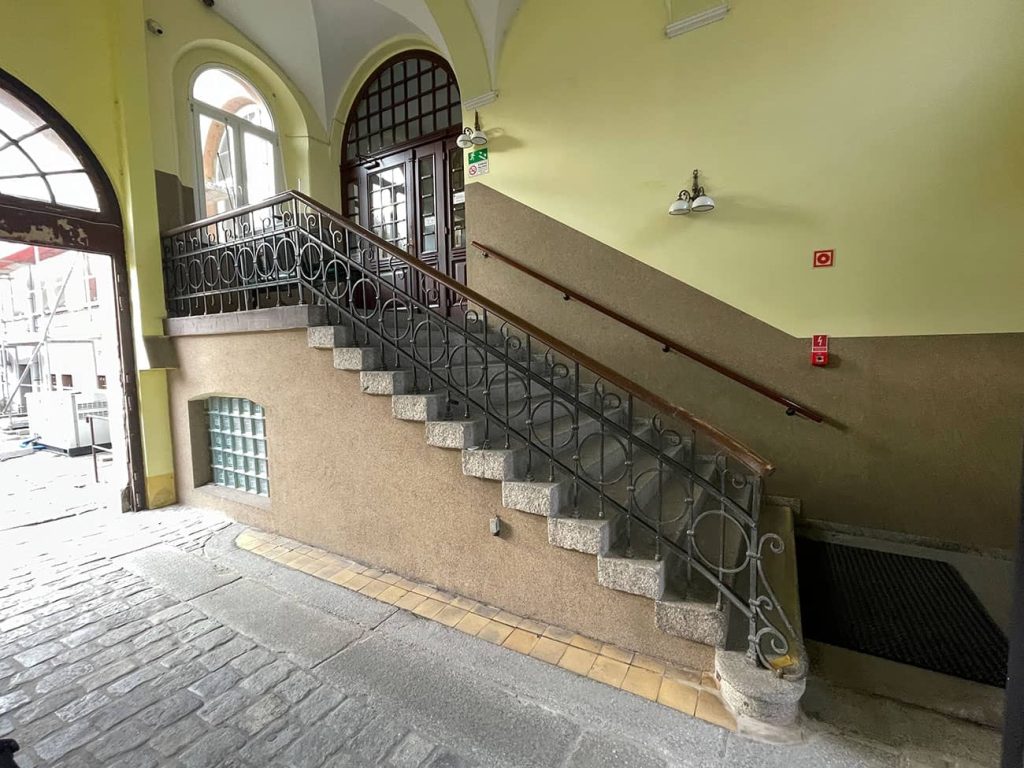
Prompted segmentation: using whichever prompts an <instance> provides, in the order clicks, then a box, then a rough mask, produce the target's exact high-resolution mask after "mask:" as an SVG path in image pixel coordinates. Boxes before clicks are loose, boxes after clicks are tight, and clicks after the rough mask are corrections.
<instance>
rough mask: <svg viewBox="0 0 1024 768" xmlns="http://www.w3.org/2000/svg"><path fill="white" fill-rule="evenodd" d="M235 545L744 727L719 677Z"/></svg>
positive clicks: (336, 562) (379, 578)
mask: <svg viewBox="0 0 1024 768" xmlns="http://www.w3.org/2000/svg"><path fill="white" fill-rule="evenodd" d="M235 545H236V546H238V547H239V548H240V549H244V550H246V551H248V552H252V553H253V554H255V555H259V556H260V557H264V558H266V559H268V560H272V561H274V562H276V563H279V564H281V565H284V566H286V567H288V568H292V569H294V570H297V571H303V572H305V573H308V574H310V575H311V576H313V577H315V578H318V579H322V580H324V581H329V582H331V583H333V584H336V585H338V586H340V587H344V588H345V589H348V590H350V591H352V592H359V593H360V594H362V595H365V596H367V597H371V598H373V599H375V600H381V601H383V602H385V603H389V604H390V605H394V606H395V607H396V608H401V609H402V610H406V611H411V612H412V613H414V614H416V615H417V616H420V617H422V618H424V619H428V620H430V621H436V622H438V623H441V624H444V625H446V626H449V627H454V628H455V629H457V630H459V631H460V632H465V633H466V634H469V635H473V636H475V637H479V638H480V639H482V640H486V641H488V642H491V643H494V644H495V645H500V646H502V647H504V648H506V649H508V650H510V651H513V652H515V653H519V654H521V655H524V656H530V657H531V658H534V659H538V660H540V661H543V662H545V663H547V664H552V665H555V666H558V667H561V668H562V669H567V670H569V671H571V672H574V673H576V674H578V675H582V676H584V677H589V678H590V679H591V680H596V681H597V682H600V683H602V684H604V685H609V686H611V687H612V688H619V689H620V690H623V691H626V692H628V693H632V694H633V695H635V696H641V697H643V698H645V699H648V700H650V701H656V702H658V703H659V704H662V705H664V706H667V707H671V708H672V709H676V710H678V711H680V712H683V713H685V714H687V715H690V716H692V717H697V718H700V719H701V720H705V721H706V722H709V723H713V724H714V725H717V726H720V727H722V728H727V729H729V730H731V731H735V730H736V721H735V720H734V719H733V717H732V715H731V714H729V712H728V710H727V709H726V708H725V705H724V704H723V703H722V699H721V696H720V695H719V693H718V683H717V681H716V680H715V678H714V675H711V674H709V673H707V672H698V671H696V670H692V669H682V668H679V667H674V666H672V665H670V664H666V663H665V662H662V661H659V660H658V659H652V658H651V657H649V656H644V655H643V654H640V653H634V652H633V651H630V650H627V649H625V648H619V647H618V646H615V645H611V644H609V643H603V642H601V641H600V640H594V639H593V638H590V637H586V636H585V635H581V634H579V633H577V632H573V631H572V630H568V629H563V628H562V627H556V626H554V625H549V624H544V623H543V622H539V621H534V620H532V619H527V618H523V617H522V616H517V615H515V614H514V613H510V612H509V611H505V610H503V609H501V608H497V607H495V606H493V605H486V604H484V603H480V602H478V601H476V600H473V599H471V598H468V597H463V596H461V595H453V594H451V593H449V592H445V591H443V590H440V589H438V588H437V587H435V586H433V585H431V584H421V583H419V582H416V581H412V580H410V579H406V578H405V577H403V576H400V575H398V574H396V573H390V572H388V571H383V570H380V569H378V568H372V567H370V566H366V565H361V564H360V563H356V562H353V561H352V560H348V559H346V558H344V557H341V556H339V555H336V554H334V553H332V552H328V551H326V550H323V549H318V548H317V547H312V546H310V545H308V544H302V543H300V542H297V541H294V540H292V539H287V538H285V537H283V536H277V535H276V534H272V533H268V532H266V531H261V530H259V529H257V528H247V529H245V530H244V531H242V533H240V534H239V535H238V536H237V537H236V538H235Z"/></svg>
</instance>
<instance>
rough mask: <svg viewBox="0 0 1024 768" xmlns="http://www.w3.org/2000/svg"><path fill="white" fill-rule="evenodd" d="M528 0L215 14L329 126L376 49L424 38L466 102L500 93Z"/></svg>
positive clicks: (355, 1)
mask: <svg viewBox="0 0 1024 768" xmlns="http://www.w3.org/2000/svg"><path fill="white" fill-rule="evenodd" d="M520 4H521V0H289V2H287V3H282V2H280V0H217V4H216V6H215V10H216V12H217V13H219V14H220V15H221V16H223V17H224V18H225V19H227V20H228V21H229V22H230V23H231V24H233V25H234V26H235V27H237V28H238V30H239V31H240V32H242V33H243V34H244V35H246V36H247V37H248V38H249V39H251V40H252V41H253V42H254V43H256V45H258V46H260V48H262V49H263V50H264V51H265V52H266V53H267V54H268V55H269V56H270V57H271V58H272V59H273V60H274V61H275V62H276V63H277V65H278V66H280V67H281V69H282V70H283V71H284V72H285V73H286V74H287V75H288V76H289V77H290V78H291V80H292V81H293V82H294V83H295V84H296V86H297V87H298V88H299V89H300V90H301V91H302V92H303V94H304V95H305V96H306V98H307V99H308V100H309V102H310V104H311V105H312V107H313V109H314V111H315V112H316V114H317V116H318V117H319V118H320V120H321V122H322V124H323V126H324V127H325V128H326V127H328V126H329V124H330V121H331V119H332V118H333V117H334V114H335V111H336V110H337V108H338V105H339V103H340V101H341V98H342V95H343V93H344V92H345V89H346V86H347V85H348V83H349V81H350V80H351V78H352V76H353V75H354V74H355V72H356V71H357V69H358V67H359V65H360V63H361V62H363V61H364V60H365V59H366V57H367V56H369V55H370V54H371V52H372V51H374V50H375V49H377V48H378V47H380V46H381V45H382V44H383V43H385V42H386V41H388V40H391V39H393V38H396V37H406V38H408V37H420V38H422V39H424V40H425V41H428V42H429V43H430V44H431V45H432V46H433V47H436V48H437V50H438V51H440V52H441V54H442V55H443V56H445V57H446V58H447V59H448V60H449V61H450V62H451V63H452V65H453V67H454V68H455V72H456V76H458V77H459V80H460V85H463V86H464V89H465V93H464V95H465V96H467V97H474V96H480V95H483V94H485V93H487V92H489V91H492V90H494V88H495V83H496V79H495V75H496V69H497V63H498V59H499V56H500V50H501V45H502V43H503V42H504V37H505V32H506V31H507V29H508V25H509V23H510V22H511V19H512V17H513V16H514V14H515V12H516V10H518V8H519V5H520Z"/></svg>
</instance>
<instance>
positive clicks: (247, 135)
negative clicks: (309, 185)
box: [190, 67, 283, 219]
mask: <svg viewBox="0 0 1024 768" xmlns="http://www.w3.org/2000/svg"><path fill="white" fill-rule="evenodd" d="M190 106H191V109H192V119H193V132H194V135H195V145H196V178H197V179H201V180H202V183H201V184H197V185H196V186H197V189H196V201H197V206H196V214H197V216H198V218H201V219H202V218H206V217H207V216H215V215H217V214H219V213H224V212H225V211H230V210H232V209H234V208H239V207H241V206H244V205H249V204H251V203H259V202H261V201H263V200H266V199H267V198H269V197H273V196H274V195H275V194H277V193H278V192H280V191H281V190H282V189H283V174H282V171H281V158H280V151H279V148H278V141H277V133H276V132H275V129H274V118H273V116H272V115H271V114H270V109H269V108H268V107H267V103H266V101H265V100H264V99H263V97H262V96H261V95H260V94H259V91H257V90H256V88H255V87H253V85H252V84H251V83H250V82H249V81H247V80H246V79H245V78H243V77H242V76H241V75H238V74H236V73H235V72H232V71H231V70H228V69H223V68H220V67H208V68H206V69H203V70H202V71H200V72H199V74H198V75H197V76H196V78H195V80H194V81H193V83H192V97H191V104H190Z"/></svg>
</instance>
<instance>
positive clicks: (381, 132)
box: [341, 51, 466, 301]
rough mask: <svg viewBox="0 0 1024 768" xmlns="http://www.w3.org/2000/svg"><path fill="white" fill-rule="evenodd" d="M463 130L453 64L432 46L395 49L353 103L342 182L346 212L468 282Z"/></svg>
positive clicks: (400, 245) (345, 141) (443, 270)
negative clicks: (428, 48) (397, 51)
mask: <svg viewBox="0 0 1024 768" xmlns="http://www.w3.org/2000/svg"><path fill="white" fill-rule="evenodd" d="M461 130H462V100H461V97H460V95H459V86H458V83H457V82H456V80H455V75H454V74H453V72H452V70H451V67H449V66H448V63H447V62H446V61H445V60H444V59H442V58H441V57H440V56H437V55H435V54H433V53H430V52H427V51H407V52H405V53H401V54H399V55H397V56H394V57H393V58H391V59H388V60H387V61H385V62H384V63H383V64H381V65H380V66H379V67H378V68H377V69H376V70H375V71H374V72H373V74H371V75H370V77H369V78H368V79H367V81H366V83H365V84H364V85H363V87H362V88H361V89H360V91H359V93H358V95H357V96H356V99H355V101H354V102H353V104H352V109H351V110H350V112H349V115H348V120H347V122H346V124H345V134H344V144H343V148H342V149H343V153H342V154H343V158H342V164H341V186H342V201H343V208H344V211H343V212H344V214H345V216H347V217H349V218H351V219H352V220H353V221H355V222H356V223H358V224H360V225H362V226H363V227H365V228H367V229H369V230H371V231H372V232H375V233H376V234H377V235H379V236H380V237H382V238H383V239H385V240H387V241H388V242H390V243H393V244H394V245H396V246H398V247H399V248H402V249H403V250H406V251H408V252H409V253H411V254H412V255H413V256H415V257H416V258H418V259H419V260H420V261H422V262H424V263H425V264H427V265H429V266H431V267H434V268H436V269H438V270H440V271H441V272H444V273H445V274H447V275H448V276H450V277H452V278H454V279H455V280H458V281H459V282H461V283H465V282H466V204H465V179H464V175H463V158H462V154H463V152H462V150H461V149H459V147H458V146H457V145H456V144H455V140H456V139H457V138H458V136H459V133H460V132H461ZM412 289H413V286H410V290H412ZM424 298H426V297H424ZM439 300H441V301H443V300H444V298H443V297H439Z"/></svg>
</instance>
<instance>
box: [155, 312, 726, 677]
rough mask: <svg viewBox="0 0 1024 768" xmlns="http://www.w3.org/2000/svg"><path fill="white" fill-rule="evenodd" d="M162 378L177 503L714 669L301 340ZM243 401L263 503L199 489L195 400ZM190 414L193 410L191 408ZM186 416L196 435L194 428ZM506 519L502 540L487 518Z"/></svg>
mask: <svg viewBox="0 0 1024 768" xmlns="http://www.w3.org/2000/svg"><path fill="white" fill-rule="evenodd" d="M174 346H175V350H176V353H177V359H178V360H179V364H180V368H178V369H177V370H174V371H172V372H171V374H170V398H171V419H172V429H173V437H174V451H175V456H174V460H175V467H176V473H175V476H176V477H177V483H178V487H177V491H178V497H179V499H180V500H181V501H182V502H183V503H187V504H195V505H202V506H207V507H214V508H218V509H222V510H224V511H225V512H227V513H228V514H229V515H231V516H232V517H234V518H235V519H237V520H239V521H241V522H243V523H247V524H251V525H254V526H257V527H259V528H262V529H264V530H269V531H273V532H275V533H280V534H282V535H284V536H289V537H292V538H295V539H299V540H301V541H305V542H308V543H311V544H316V545H318V546H322V547H325V548H327V549H330V550H332V551H334V552H338V553H340V554H343V555H346V556H349V557H351V558H353V559H356V560H359V561H361V562H364V563H367V564H372V565H375V566H380V567H382V568H386V569H389V570H392V571H394V572H396V573H399V574H402V575H404V576H407V577H409V578H412V579H417V580H422V581H427V582H431V583H434V584H437V585H438V586H439V587H441V588H442V589H445V590H448V591H452V592H457V593H459V594H462V595H466V596H467V597H471V598H474V599H477V600H482V601H486V602H488V603H492V604H494V605H498V606H501V607H502V608H505V609H507V610H509V611H512V612H514V613H517V614H520V615H523V616H527V617H530V618H533V619H537V620H539V621H544V622H549V623H553V624H556V625H559V626H563V627H567V628H571V629H574V630H576V631H578V632H581V633H583V634H586V635H589V636H591V637H594V638H597V639H600V640H603V641H606V642H611V643H615V644H618V645H620V646H623V647H625V648H630V649H633V650H637V651H640V652H642V653H646V654H649V655H651V656H656V657H659V658H664V659H668V660H670V661H675V662H677V663H679V664H683V665H686V666H688V667H690V668H696V669H701V670H707V669H710V667H711V665H712V659H713V652H712V649H710V648H708V647H706V646H701V645H695V644H693V643H689V642H687V641H685V640H681V639H679V638H674V637H671V636H669V635H666V634H663V633H662V632H660V631H659V630H657V629H656V628H655V626H654V603H653V602H652V601H650V600H647V599H645V598H640V597H635V596H633V595H627V594H624V593H620V592H614V591H612V590H608V589H605V588H603V587H600V586H598V584H597V563H596V560H595V558H594V557H592V556H590V555H583V554H579V553H575V552H569V551H566V550H562V549H558V548H556V547H553V546H551V545H550V544H548V541H547V525H546V521H545V520H544V519H543V518H538V517H533V516H531V515H528V514H525V513H521V512H513V511H507V510H504V509H503V508H502V506H501V492H500V485H499V484H498V483H493V482H488V481H486V480H479V479H476V478H470V477H466V476H464V475H463V474H462V471H461V460H460V455H459V453H458V452H457V451H445V450H442V449H439V448H433V447H431V446H428V445H427V443H426V441H425V439H424V429H423V425H422V424H416V423H408V422H402V421H398V420H396V419H394V418H393V417H392V415H391V399H390V398H388V397H373V396H369V395H364V394H362V393H361V391H360V387H359V376H358V374H357V373H350V372H342V371H337V370H335V369H334V367H333V361H332V357H331V355H330V353H328V352H324V351H320V350H314V349H309V348H308V347H307V345H306V332H305V331H304V330H286V331H274V332H267V333H240V334H228V335H218V336H183V337H178V338H175V339H174ZM210 395H231V396H237V397H245V398H248V399H250V400H252V401H254V402H257V403H260V404H261V405H263V406H264V407H265V408H266V427H267V436H268V458H269V472H270V503H269V505H265V506H267V507H268V508H260V507H258V506H252V505H249V504H239V503H235V502H234V501H232V500H229V499H226V498H224V497H223V495H217V494H215V493H211V491H210V489H204V488H202V487H199V488H197V487H195V486H196V483H197V482H199V483H202V482H204V481H205V479H206V478H207V477H208V472H207V471H206V470H205V468H204V467H202V466H199V467H196V469H195V471H194V469H193V468H194V464H193V455H192V454H193V441H194V443H195V450H196V458H197V460H198V462H199V463H200V464H202V463H203V460H204V458H205V456H206V453H205V451H206V449H205V447H204V445H205V440H206V438H205V434H204V433H203V430H205V423H204V422H203V419H202V418H201V417H199V418H197V414H201V409H199V408H197V407H196V406H195V404H194V401H197V400H201V399H205V398H206V397H208V396H210ZM190 402H192V403H193V405H192V406H191V407H190ZM190 411H191V415H192V419H191V421H192V428H191V429H190ZM495 515H501V517H502V521H503V525H502V534H501V536H500V537H495V536H492V535H491V534H490V531H489V526H488V523H489V520H490V518H492V517H494V516H495Z"/></svg>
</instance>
